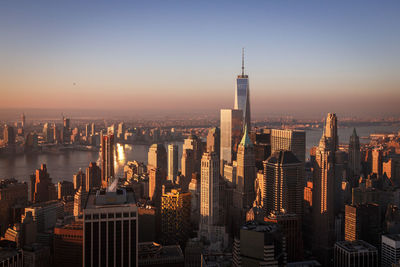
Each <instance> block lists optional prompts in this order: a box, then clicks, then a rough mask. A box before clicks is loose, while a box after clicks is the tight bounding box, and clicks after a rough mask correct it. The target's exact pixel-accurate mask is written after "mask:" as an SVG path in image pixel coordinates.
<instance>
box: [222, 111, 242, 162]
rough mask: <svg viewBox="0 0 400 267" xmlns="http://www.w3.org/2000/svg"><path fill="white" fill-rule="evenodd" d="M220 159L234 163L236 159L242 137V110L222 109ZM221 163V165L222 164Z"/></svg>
mask: <svg viewBox="0 0 400 267" xmlns="http://www.w3.org/2000/svg"><path fill="white" fill-rule="evenodd" d="M220 123H221V127H220V129H221V141H220V146H221V149H220V153H221V155H220V157H221V158H220V159H221V162H222V164H225V163H232V161H233V160H235V159H236V153H237V147H238V145H239V143H240V140H241V137H242V130H243V128H242V126H243V112H242V110H234V109H221V121H220ZM222 164H221V165H222Z"/></svg>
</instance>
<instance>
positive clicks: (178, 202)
mask: <svg viewBox="0 0 400 267" xmlns="http://www.w3.org/2000/svg"><path fill="white" fill-rule="evenodd" d="M190 199H191V194H190V193H189V192H186V193H185V192H182V191H181V189H172V190H171V191H170V192H165V193H163V195H162V197H161V233H162V240H163V244H170V245H175V244H179V245H181V246H182V247H183V246H184V245H185V244H186V241H187V240H188V238H189V235H190V211H191V203H190Z"/></svg>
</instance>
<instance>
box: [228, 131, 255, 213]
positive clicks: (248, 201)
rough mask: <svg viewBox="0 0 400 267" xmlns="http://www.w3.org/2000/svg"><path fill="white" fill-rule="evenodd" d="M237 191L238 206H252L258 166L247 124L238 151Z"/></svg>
mask: <svg viewBox="0 0 400 267" xmlns="http://www.w3.org/2000/svg"><path fill="white" fill-rule="evenodd" d="M236 175H237V177H236V192H237V194H235V195H234V198H240V200H239V199H236V200H235V199H234V201H233V202H234V203H237V204H236V205H235V206H236V207H238V208H244V207H251V206H252V205H253V201H254V200H255V191H254V181H255V179H256V166H255V159H254V146H253V143H252V142H251V140H250V137H249V133H248V131H247V126H246V125H245V126H244V134H243V138H242V140H241V141H240V144H239V147H238V153H237V172H236Z"/></svg>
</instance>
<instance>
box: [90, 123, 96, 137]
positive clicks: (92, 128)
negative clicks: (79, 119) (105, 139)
mask: <svg viewBox="0 0 400 267" xmlns="http://www.w3.org/2000/svg"><path fill="white" fill-rule="evenodd" d="M95 133H96V128H95V124H94V122H92V124H91V131H90V134H91V135H95Z"/></svg>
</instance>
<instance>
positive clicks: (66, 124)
mask: <svg viewBox="0 0 400 267" xmlns="http://www.w3.org/2000/svg"><path fill="white" fill-rule="evenodd" d="M63 122H64V127H65V128H67V129H70V128H71V125H70V122H71V120H70V119H69V118H65V117H63Z"/></svg>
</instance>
